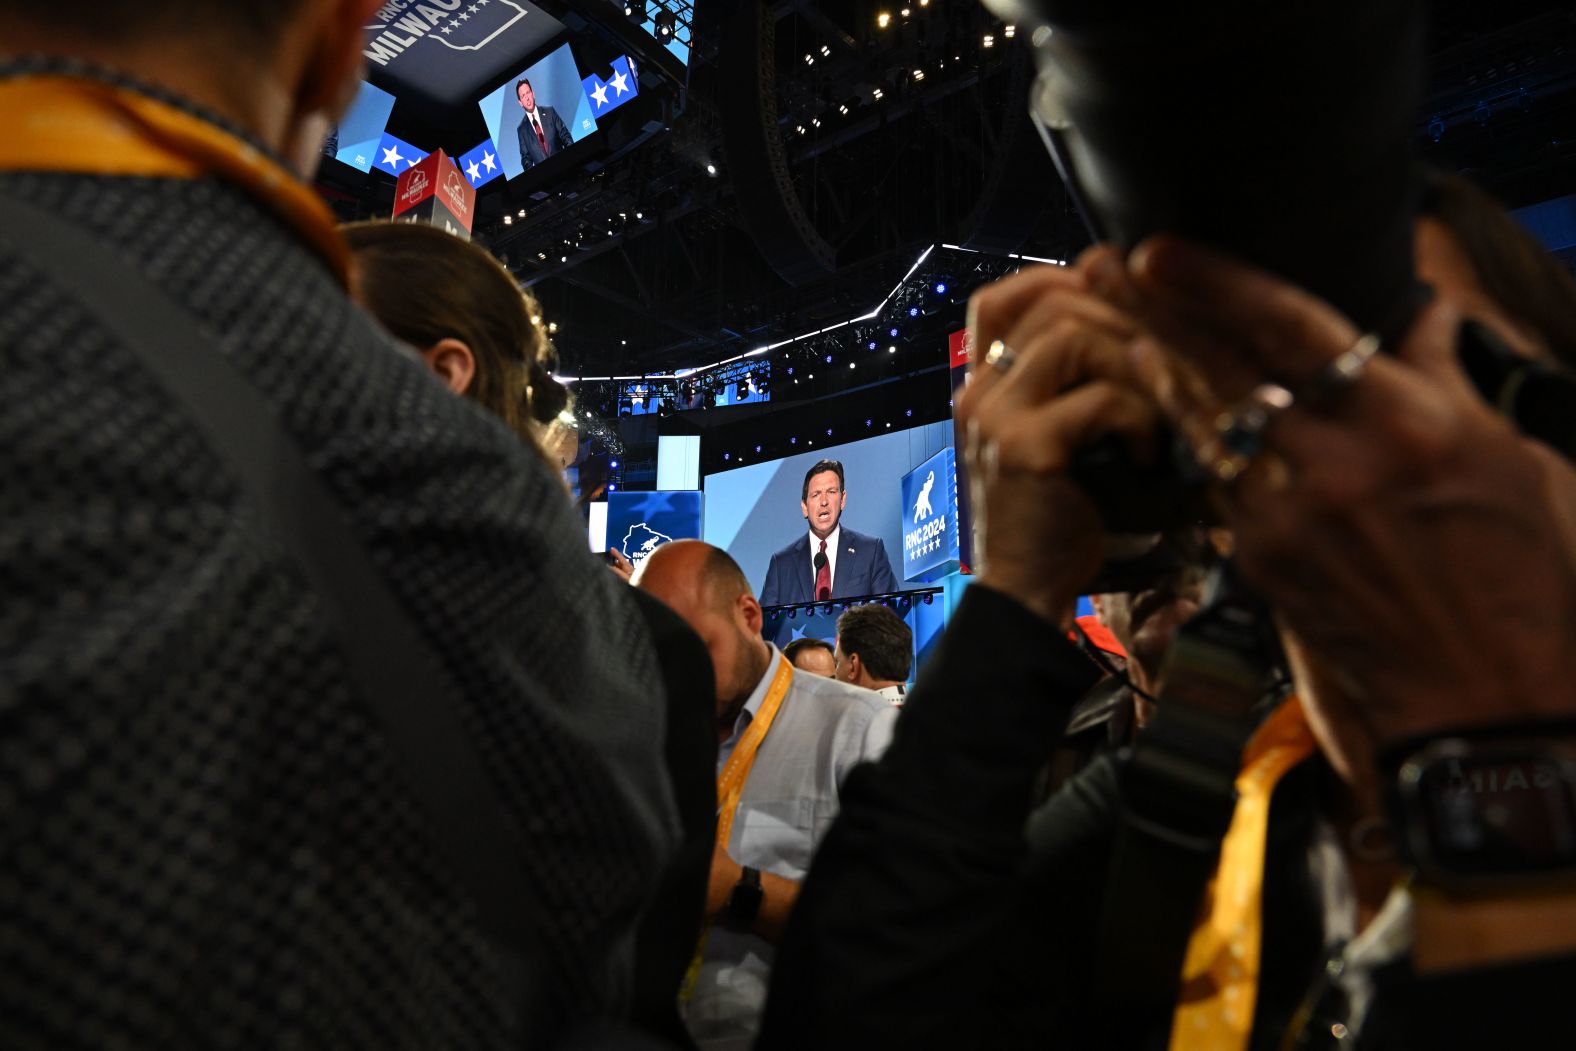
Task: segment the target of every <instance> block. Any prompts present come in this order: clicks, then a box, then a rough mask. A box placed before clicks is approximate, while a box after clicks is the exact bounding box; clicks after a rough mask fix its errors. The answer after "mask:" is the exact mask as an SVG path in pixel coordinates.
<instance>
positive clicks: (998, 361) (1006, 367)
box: [985, 339, 1018, 372]
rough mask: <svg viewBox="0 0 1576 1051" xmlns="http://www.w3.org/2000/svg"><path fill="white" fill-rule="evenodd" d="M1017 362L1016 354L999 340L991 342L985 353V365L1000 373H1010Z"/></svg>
mask: <svg viewBox="0 0 1576 1051" xmlns="http://www.w3.org/2000/svg"><path fill="white" fill-rule="evenodd" d="M1017 361H1018V352H1017V351H1016V350H1013V349H1012V348H1011V347H1009V346H1007V344H1005V343H1003V342H1002V341H1001V340H999V339H996V340H992V341H991V345H990V349H989V350H987V351H985V364H987V365H989V366H991V367H992V368H995V369H1000V370H1001V371H1002V372H1007V371H1010V370H1011V369H1012V367H1013V365H1015V364H1016V363H1017Z"/></svg>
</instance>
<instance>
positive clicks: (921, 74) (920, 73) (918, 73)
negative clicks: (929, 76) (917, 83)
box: [914, 69, 925, 80]
mask: <svg viewBox="0 0 1576 1051" xmlns="http://www.w3.org/2000/svg"><path fill="white" fill-rule="evenodd" d="M914 79H915V80H924V79H925V71H924V70H923V69H916V70H914Z"/></svg>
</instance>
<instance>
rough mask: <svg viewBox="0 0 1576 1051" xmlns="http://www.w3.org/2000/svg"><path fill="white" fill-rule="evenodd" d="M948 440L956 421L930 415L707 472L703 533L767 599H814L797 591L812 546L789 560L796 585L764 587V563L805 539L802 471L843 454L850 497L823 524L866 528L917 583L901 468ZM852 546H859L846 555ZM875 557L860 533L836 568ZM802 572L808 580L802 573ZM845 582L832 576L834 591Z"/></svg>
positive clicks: (853, 532) (899, 571)
mask: <svg viewBox="0 0 1576 1051" xmlns="http://www.w3.org/2000/svg"><path fill="white" fill-rule="evenodd" d="M951 442H952V424H951V423H932V424H926V425H924V426H922V427H913V428H910V429H908V430H905V431H894V432H892V433H890V434H882V435H880V436H878V437H874V438H867V439H864V440H863V441H857V442H848V443H845V444H841V445H831V446H826V447H824V448H823V447H821V445H820V443H819V442H817V444H816V446H815V447H813V448H812V447H808V446H807V447H806V449H805V451H804V452H803V453H800V454H799V455H797V456H790V457H787V458H786V459H782V460H770V461H768V462H766V463H758V464H750V465H749V466H747V467H740V468H737V469H736V470H731V471H719V472H717V473H716V474H710V475H707V476H706V477H705V478H704V479H703V480H702V483H701V484H702V488H703V489H704V491H705V493H706V521H705V533H704V538H705V539H706V541H708V542H709V543H712V544H716V545H717V546H718V547H720V548H722V549H724V550H725V551H727V552H728V554H730V555H732V556H733V557H734V559H735V561H737V562H738V563H739V565H740V567H741V568H742V569H743V570H744V573H745V576H747V577H748V578H749V580H750V586H751V587H753V588H755V589H756V594H757V595H759V596H760V597H761V601H762V603H763V604H767V605H775V604H783V603H789V602H800V601H810V600H811V599H813V598H814V597H815V596H814V595H813V594H805V595H803V596H802V597H801V596H800V595H799V591H801V590H807V589H808V588H809V587H810V581H811V580H812V577H813V571H812V570H811V568H810V566H811V561H810V560H811V557H812V556H811V553H810V551H809V549H808V547H806V548H805V552H804V558H803V559H802V560H795V561H794V562H793V563H792V567H791V569H792V573H793V576H794V580H793V581H791V582H790V583H791V584H792V585H793V586H792V587H789V588H786V589H784V588H781V587H779V588H778V589H777V593H767V591H766V583H767V569H768V566H769V565H770V564H771V561H772V557H773V556H774V555H777V554H779V553H781V552H784V551H785V550H787V549H788V548H789V547H790V545H794V544H796V543H798V542H799V541H800V540H806V541H807V538H808V535H809V528H810V523H809V521H808V520H807V519H806V516H805V501H804V497H803V494H804V481H805V472H806V471H807V470H809V469H810V467H811V466H812V465H814V464H815V462H816V461H817V460H821V459H832V460H839V461H841V462H842V464H843V474H844V489H845V493H844V496H845V497H846V498H845V499H843V500H842V501H841V502H842V504H843V506H842V508H841V510H840V511H839V512H838V513H837V515H836V520H835V523H823V528H824V526H825V525H826V524H835V525H836V526H838V527H839V528H841V529H842V530H843V534H842V536H843V537H844V538H845V539H846V538H847V537H849V536H855V537H857V536H859V535H862V536H863V537H865V538H868V539H869V540H880V541H881V545H880V546H881V548H882V549H884V550H885V553H886V558H887V561H888V564H889V566H890V569H891V574H892V576H893V577H894V578H896V580H897V583H898V586H899V587H900V588H909V587H915V586H919V585H918V584H914V583H909V582H906V581H904V579H903V543H904V531H905V525H907V524H909V522H910V519H911V518H912V517H913V516H912V514H911V513H907V512H908V511H909V509H907V508H905V506H904V498H903V476H904V475H905V474H907V473H908V472H910V471H912V470H913V469H914V468H916V467H918V466H919V465H920V464H922V463H924V462H925V461H926V460H927V459H929V458H930V457H932V456H934V455H935V454H936V453H938V452H940V451H941V450H942V449H944V448H947V447H948V446H949V445H950V444H951ZM812 495H813V494H812ZM811 510H816V509H815V508H812V509H811ZM849 546H852V547H853V548H854V549H855V550H854V554H853V556H852V557H851V558H848V560H847V562H846V563H845V562H844V561H843V559H844V557H845V556H847V555H848V552H847V548H848V547H849ZM876 557H878V555H877V554H876V551H875V545H874V544H871V543H868V542H864V541H857V540H856V542H854V543H853V544H852V545H849V544H847V543H845V544H843V545H841V546H840V548H839V561H838V563H837V565H836V574H837V576H838V577H841V575H842V574H843V573H844V570H845V568H847V569H849V570H852V569H853V568H854V567H856V566H862V567H865V568H869V567H868V564H869V563H870V561H871V559H873V558H876ZM800 562H802V563H803V564H802V565H800V564H799V563H800ZM800 576H802V577H803V578H804V580H803V581H800V580H798V579H797V578H798V577H800ZM801 584H802V585H803V587H802V588H800V587H799V585H801ZM843 590H844V589H843V588H842V587H841V586H839V583H838V580H837V579H834V592H833V596H834V597H838V598H840V597H843V596H842V594H841V592H842V591H843ZM861 590H862V589H861ZM790 592H791V593H790ZM866 593H868V592H866ZM768 600H770V601H768Z"/></svg>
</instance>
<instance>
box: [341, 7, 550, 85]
mask: <svg viewBox="0 0 1576 1051" xmlns="http://www.w3.org/2000/svg"><path fill="white" fill-rule="evenodd" d="M563 32H565V29H564V24H563V23H562V22H560V21H558V20H557V19H555V18H553V17H552V16H550V15H548V14H546V13H544V12H543V11H541V10H539V9H538V8H536V7H534V6H532V5H531V4H529V3H526V2H525V0H386V2H385V3H383V4H382V5H381V6H380V7H379V8H378V10H377V12H376V13H375V14H374V15H373V17H372V18H371V19H370V20H369V21H368V22H367V25H366V28H365V29H364V30H363V36H362V54H364V55H365V56H366V59H367V63H368V68H369V69H371V70H372V71H373V72H374V74H375V76H376V79H377V81H378V83H380V84H391V85H393V87H394V89H395V90H396V91H398V92H399V93H400V94H401V95H405V94H406V93H407V92H416V93H419V94H422V95H426V96H429V97H431V98H433V99H435V100H437V101H439V102H446V103H449V104H451V105H456V106H458V105H463V104H464V103H465V102H466V101H467V100H469V99H473V98H475V97H476V92H477V91H478V90H479V89H481V88H482V87H484V86H485V85H487V84H492V83H495V82H496V81H497V79H498V78H499V77H501V76H503V74H504V73H505V72H507V71H508V69H509V67H510V66H513V65H516V64H518V62H519V61H520V59H521V57H522V56H525V55H529V54H532V53H534V52H535V51H537V50H538V49H540V48H542V47H545V46H546V45H547V44H548V43H549V42H550V41H552V40H553V38H554V37H557V36H559V35H560V34H562V33H563Z"/></svg>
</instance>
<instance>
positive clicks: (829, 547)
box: [810, 522, 843, 599]
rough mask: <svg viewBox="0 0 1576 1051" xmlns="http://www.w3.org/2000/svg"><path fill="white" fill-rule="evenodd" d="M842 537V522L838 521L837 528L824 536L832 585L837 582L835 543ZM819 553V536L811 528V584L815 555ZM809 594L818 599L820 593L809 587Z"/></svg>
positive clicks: (813, 576)
mask: <svg viewBox="0 0 1576 1051" xmlns="http://www.w3.org/2000/svg"><path fill="white" fill-rule="evenodd" d="M842 539H843V523H841V522H839V523H837V528H836V529H833V530H832V532H831V533H830V534H829V535H828V536H827V538H826V565H827V567H828V568H829V569H831V571H832V575H831V577H830V578H829V579H830V580H831V581H832V583H833V584H834V585H835V584H836V583H837V545H838V543H839V542H840V541H841V540H842ZM820 553H821V538H820V537H818V536H816V535H815V532H814V530H811V531H810V580H811V582H812V584H813V582H814V581H815V556H816V555H818V554H820ZM810 594H812V595H815V597H816V598H818V599H819V598H820V597H821V596H820V595H816V594H815V590H814V588H813V587H812V588H811V591H810Z"/></svg>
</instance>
